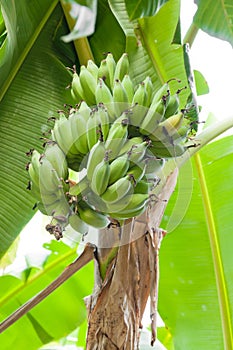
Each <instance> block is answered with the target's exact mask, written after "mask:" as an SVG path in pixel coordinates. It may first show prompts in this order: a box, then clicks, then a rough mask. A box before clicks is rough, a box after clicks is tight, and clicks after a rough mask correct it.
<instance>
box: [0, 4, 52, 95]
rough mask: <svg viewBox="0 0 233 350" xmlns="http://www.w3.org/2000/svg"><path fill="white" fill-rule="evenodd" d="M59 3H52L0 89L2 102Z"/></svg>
mask: <svg viewBox="0 0 233 350" xmlns="http://www.w3.org/2000/svg"><path fill="white" fill-rule="evenodd" d="M58 1H59V0H53V1H52V3H51V6H50V7H49V9H48V11H47V13H46V14H45V16H44V17H43V18H42V21H41V22H40V23H39V25H38V26H37V28H36V30H35V32H34V34H33V35H32V36H31V38H30V39H29V40H28V43H27V45H25V47H24V50H23V51H22V52H21V55H19V57H18V60H17V61H16V63H15V65H14V68H13V69H12V70H11V72H10V74H9V75H8V79H6V81H5V83H4V84H3V86H2V88H1V89H0V101H2V99H3V97H4V95H5V93H6V92H7V90H8V88H9V86H10V85H11V82H12V81H13V79H14V77H15V76H16V74H17V72H18V71H19V69H20V67H21V65H22V64H23V62H24V60H25V58H26V57H27V55H28V53H29V51H30V50H31V48H32V46H33V44H34V43H35V41H36V39H37V38H38V36H39V34H40V32H41V30H42V29H43V27H44V25H45V23H46V22H47V20H48V19H49V17H50V15H51V14H52V12H53V11H54V9H55V7H56V6H57V4H58Z"/></svg>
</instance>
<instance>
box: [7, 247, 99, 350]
mask: <svg viewBox="0 0 233 350" xmlns="http://www.w3.org/2000/svg"><path fill="white" fill-rule="evenodd" d="M45 247H46V249H47V250H48V252H49V255H48V256H45V258H44V261H41V266H40V267H38V266H35V263H33V257H32V258H30V257H27V263H28V266H27V267H26V268H24V269H23V270H22V271H21V274H20V276H17V277H16V276H14V275H11V274H6V275H4V276H1V277H0V319H1V321H2V320H3V319H5V318H6V317H7V316H9V315H10V314H11V313H12V312H13V311H15V310H16V309H17V308H19V306H20V305H22V304H23V303H25V302H26V301H28V300H29V299H30V298H31V297H33V296H34V295H35V294H37V293H38V292H39V291H41V290H42V289H43V288H44V287H45V286H47V285H48V284H49V283H50V282H52V281H53V280H54V279H55V278H56V277H57V276H58V275H59V274H60V273H61V271H62V270H63V269H64V268H65V267H66V266H67V265H68V264H70V263H71V262H73V261H74V260H75V259H76V258H77V247H74V248H71V247H70V246H67V245H65V244H64V243H62V242H57V241H52V242H51V243H47V244H45ZM87 276H88V280H87ZM92 285H93V265H92V264H91V263H89V264H88V265H86V266H85V267H83V268H82V269H81V270H80V271H79V272H77V273H76V274H75V275H73V276H72V277H71V278H69V280H68V281H66V283H64V284H63V285H62V286H60V287H59V288H58V289H57V290H56V291H55V292H54V293H53V294H52V295H50V296H49V297H47V298H46V299H45V300H44V301H43V302H41V303H40V304H39V305H37V306H36V307H35V308H33V310H31V311H30V312H29V313H27V315H25V316H24V317H22V318H21V319H19V320H18V321H17V322H15V323H14V324H13V325H12V326H10V327H9V328H8V329H7V330H5V331H4V332H3V333H2V334H0V342H1V347H2V349H4V350H10V349H12V348H17V349H30V350H33V349H35V350H37V349H38V348H40V347H41V346H42V345H43V344H47V343H49V342H51V341H54V340H59V339H60V338H62V337H66V336H67V335H68V334H70V333H71V332H72V331H74V329H76V328H77V327H78V326H80V325H82V324H83V322H84V320H85V319H86V308H85V305H84V301H83V298H84V297H85V296H87V295H89V294H90V293H91V291H92V290H91V288H92Z"/></svg>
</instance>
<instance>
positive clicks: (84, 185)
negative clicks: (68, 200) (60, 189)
mask: <svg viewBox="0 0 233 350" xmlns="http://www.w3.org/2000/svg"><path fill="white" fill-rule="evenodd" d="M88 190H89V180H88V178H87V176H84V177H83V178H82V179H81V180H80V181H78V182H77V183H76V184H75V185H71V186H70V188H69V194H70V195H71V196H81V195H82V196H84V195H85V193H86V192H87V191H88Z"/></svg>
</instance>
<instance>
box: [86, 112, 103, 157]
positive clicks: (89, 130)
mask: <svg viewBox="0 0 233 350" xmlns="http://www.w3.org/2000/svg"><path fill="white" fill-rule="evenodd" d="M86 135H87V145H88V149H89V150H91V148H92V147H93V146H94V145H95V144H96V143H97V141H98V139H99V138H100V136H101V125H100V121H99V117H98V110H97V109H93V111H92V113H91V115H90V118H89V119H88V121H87V126H86Z"/></svg>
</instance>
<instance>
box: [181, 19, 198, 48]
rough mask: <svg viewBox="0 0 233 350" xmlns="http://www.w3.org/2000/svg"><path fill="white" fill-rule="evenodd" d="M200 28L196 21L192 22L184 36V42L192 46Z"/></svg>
mask: <svg viewBox="0 0 233 350" xmlns="http://www.w3.org/2000/svg"><path fill="white" fill-rule="evenodd" d="M198 30H199V28H198V27H197V26H196V24H195V23H194V22H192V23H191V25H190V27H189V29H188V31H187V33H186V34H185V36H184V44H189V47H192V45H193V42H194V40H195V38H196V36H197V33H198Z"/></svg>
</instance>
